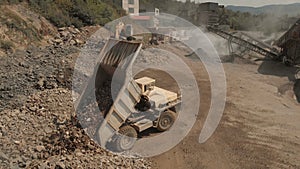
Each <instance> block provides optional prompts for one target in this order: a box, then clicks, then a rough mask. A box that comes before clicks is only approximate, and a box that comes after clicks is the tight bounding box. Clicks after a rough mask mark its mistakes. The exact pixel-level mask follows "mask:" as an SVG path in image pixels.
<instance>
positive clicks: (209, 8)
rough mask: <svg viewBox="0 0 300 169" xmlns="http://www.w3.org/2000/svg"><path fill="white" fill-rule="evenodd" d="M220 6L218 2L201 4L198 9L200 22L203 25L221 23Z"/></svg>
mask: <svg viewBox="0 0 300 169" xmlns="http://www.w3.org/2000/svg"><path fill="white" fill-rule="evenodd" d="M220 7H222V6H219V4H218V3H214V2H206V3H201V4H199V7H198V9H197V18H198V22H199V23H200V24H202V25H215V24H218V23H219V8H220Z"/></svg>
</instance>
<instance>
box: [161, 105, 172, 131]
mask: <svg viewBox="0 0 300 169" xmlns="http://www.w3.org/2000/svg"><path fill="white" fill-rule="evenodd" d="M175 120H176V114H175V112H173V111H171V110H167V111H164V112H162V113H161V115H160V118H159V121H158V125H157V130H159V131H166V130H168V129H169V128H171V127H172V125H173V123H174V122H175Z"/></svg>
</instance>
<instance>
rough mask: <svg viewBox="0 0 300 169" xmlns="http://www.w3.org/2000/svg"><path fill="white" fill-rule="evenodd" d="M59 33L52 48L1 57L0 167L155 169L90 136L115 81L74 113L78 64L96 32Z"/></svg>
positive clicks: (35, 48) (101, 115)
mask: <svg viewBox="0 0 300 169" xmlns="http://www.w3.org/2000/svg"><path fill="white" fill-rule="evenodd" d="M58 31H59V35H58V36H57V37H55V38H53V39H51V40H49V42H50V41H51V42H50V43H49V45H48V46H44V47H35V46H29V47H28V48H27V49H26V50H17V51H16V52H15V53H13V54H9V55H7V56H5V57H2V60H1V62H0V72H1V74H0V79H1V83H0V116H1V118H0V143H1V146H0V168H68V169H69V168H103V169H106V168H120V169H121V168H126V169H127V168H129V169H130V168H138V169H140V168H141V169H143V168H145V169H146V168H150V162H149V161H146V160H144V159H140V158H125V157H122V156H118V155H114V154H111V153H109V152H107V151H105V150H104V149H103V148H101V147H100V146H99V145H98V144H96V143H95V142H94V141H93V140H92V139H91V138H90V137H88V135H89V136H92V135H94V133H95V128H96V127H95V126H97V125H98V124H99V122H100V121H101V119H103V115H104V113H105V111H106V110H107V109H108V108H109V106H110V105H111V103H112V100H111V96H110V92H109V90H110V87H109V84H110V82H107V83H106V85H104V86H103V88H101V89H98V90H97V91H98V92H97V93H96V95H97V97H96V99H95V101H94V102H92V101H88V102H87V105H88V106H87V109H88V110H89V111H85V113H84V114H80V113H79V114H77V115H78V116H75V113H74V112H75V110H74V108H73V100H72V94H71V93H72V91H71V89H72V76H73V72H74V70H73V68H74V65H75V62H76V58H77V56H78V54H79V51H80V48H79V47H80V46H81V45H82V44H83V43H84V42H85V41H86V38H88V37H89V36H86V35H87V34H88V33H91V31H90V29H86V28H83V29H81V30H78V29H76V28H73V27H70V28H60V29H59V30H58ZM85 36H86V37H85ZM82 119H83V120H85V121H86V123H83V124H82V123H79V121H80V120H82ZM85 124H86V126H85Z"/></svg>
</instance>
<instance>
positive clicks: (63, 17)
mask: <svg viewBox="0 0 300 169" xmlns="http://www.w3.org/2000/svg"><path fill="white" fill-rule="evenodd" d="M22 2H23V3H24V2H25V3H28V5H29V6H30V7H31V8H32V9H33V10H34V11H36V12H38V13H40V14H41V15H43V16H44V17H45V18H47V19H48V20H49V21H50V22H52V23H53V24H54V25H55V26H57V27H64V26H71V25H74V26H76V27H82V26H87V25H96V24H99V25H104V24H106V23H107V22H110V21H112V20H114V19H117V18H119V17H120V16H122V15H124V14H125V12H124V11H123V10H122V9H121V6H119V5H116V4H117V3H113V2H109V1H101V0H0V4H18V3H22Z"/></svg>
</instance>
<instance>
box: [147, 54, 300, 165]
mask: <svg viewBox="0 0 300 169" xmlns="http://www.w3.org/2000/svg"><path fill="white" fill-rule="evenodd" d="M175 52H176V51H175ZM179 53H180V52H179ZM181 54H183V53H181ZM184 59H185V60H186V62H187V63H188V64H189V66H191V68H192V69H193V71H194V73H195V76H196V78H197V79H198V84H199V88H200V93H201V106H200V113H199V116H198V118H197V122H196V124H195V125H194V127H193V129H192V131H191V132H190V133H189V135H188V136H187V137H186V138H185V139H184V140H183V141H182V142H181V143H180V144H179V145H177V146H176V147H175V148H173V149H172V150H170V151H169V152H166V153H164V154H161V155H159V156H157V157H154V158H152V159H150V160H151V161H152V164H153V166H152V167H153V168H155V169H162V168H163V169H174V168H176V169H177V168H178V169H181V168H184V169H199V168H243V169H244V168H300V162H299V161H300V145H299V144H300V123H299V119H300V111H299V108H300V105H299V104H298V103H297V102H296V100H295V99H294V98H293V91H292V85H293V84H292V83H289V79H288V78H289V77H290V75H292V73H291V72H292V70H291V68H285V67H283V66H281V65H280V64H279V63H275V62H271V61H270V62H268V63H263V64H262V65H261V66H260V65H255V64H243V63H239V64H237V63H225V64H224V69H225V72H226V76H227V101H226V108H225V111H224V115H223V118H222V120H221V123H220V125H219V126H218V128H217V130H216V132H215V133H214V135H213V136H212V137H211V138H210V139H209V140H208V141H207V142H205V143H204V144H199V143H198V138H199V134H200V132H201V129H202V127H203V123H204V121H205V118H206V116H207V112H208V110H209V105H210V83H209V81H208V76H207V74H206V73H205V69H204V67H203V66H202V65H201V64H199V62H198V63H197V62H195V61H191V60H189V59H186V58H184ZM266 65H268V66H266ZM274 68H280V69H278V70H280V71H274V70H276V69H274ZM271 69H272V70H271ZM273 69H274V70H273ZM266 72H273V73H272V74H271V73H269V74H268V73H266ZM279 72H281V74H280V73H279ZM283 72H285V74H284V73H283Z"/></svg>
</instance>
